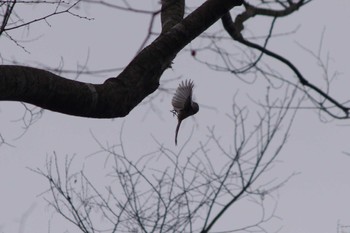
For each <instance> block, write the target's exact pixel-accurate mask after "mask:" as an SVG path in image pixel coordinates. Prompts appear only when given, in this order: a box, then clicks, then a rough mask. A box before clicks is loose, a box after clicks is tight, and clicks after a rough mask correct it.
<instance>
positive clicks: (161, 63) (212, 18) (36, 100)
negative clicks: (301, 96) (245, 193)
mask: <svg viewBox="0 0 350 233" xmlns="http://www.w3.org/2000/svg"><path fill="white" fill-rule="evenodd" d="M81 2H82V3H83V2H86V3H91V4H93V1H81ZM310 2H311V1H310V0H299V1H296V2H295V1H261V2H260V1H259V3H260V4H254V5H252V4H251V3H248V1H243V0H235V1H232V0H221V1H216V0H209V1H206V2H205V3H203V5H202V6H200V7H198V8H197V9H195V10H194V11H193V12H192V13H191V14H189V15H188V16H186V17H185V18H183V15H184V8H185V2H184V1H172V0H168V1H166V0H163V1H162V7H161V9H160V10H159V11H156V12H153V14H157V13H159V12H160V14H161V20H162V33H161V34H160V35H159V36H158V37H157V38H156V39H155V40H154V41H153V42H152V43H151V44H150V45H149V46H147V47H145V48H144V49H142V51H140V53H138V54H137V56H136V57H135V58H134V59H133V60H132V61H131V62H130V63H129V65H127V66H126V68H125V69H124V70H123V72H121V73H120V74H119V75H118V76H117V77H113V78H109V79H107V80H106V81H105V82H104V83H103V84H92V83H83V82H79V81H73V80H68V79H66V78H64V77H61V76H58V75H56V74H53V73H51V72H49V71H45V70H42V69H38V68H31V67H25V66H18V65H15V66H13V65H1V66H0V100H12V101H21V102H26V103H31V104H34V105H36V106H39V107H42V108H44V109H49V110H52V111H57V112H61V113H65V114H69V115H75V116H82V117H93V118H114V117H124V116H126V115H127V114H128V113H129V112H130V111H131V110H132V109H133V108H134V107H135V106H137V105H138V104H139V103H140V102H141V101H142V100H143V99H144V98H145V97H147V96H148V95H150V94H151V93H153V92H155V91H156V90H157V88H158V86H159V80H160V78H161V75H162V74H163V72H164V70H166V69H167V68H169V67H170V66H171V62H172V61H173V59H174V58H175V56H176V54H177V53H178V52H179V51H181V50H182V49H183V48H184V47H185V46H186V45H187V44H188V43H190V42H191V41H192V40H193V39H195V38H196V37H198V36H199V35H200V34H201V33H203V32H204V31H205V30H206V29H208V28H209V27H210V26H211V25H212V24H214V23H215V22H217V21H218V20H219V19H220V18H221V19H222V24H223V28H224V30H226V32H227V33H228V34H229V35H230V36H231V37H232V43H237V42H238V43H241V44H243V45H245V46H247V47H250V48H253V49H256V50H258V51H260V52H261V55H260V56H259V58H258V59H257V60H256V61H254V62H252V63H250V64H249V66H248V67H245V68H244V69H235V68H230V67H228V71H230V72H233V73H237V74H238V73H244V72H245V71H248V70H249V69H250V68H253V67H255V66H256V65H257V63H258V62H259V60H260V58H261V56H262V55H267V56H271V57H273V58H274V59H277V60H278V61H280V62H282V63H284V64H285V65H287V66H288V67H289V68H290V69H291V70H292V71H293V72H294V74H295V75H296V77H297V78H298V82H299V84H300V88H301V90H302V91H304V92H306V93H307V95H309V98H310V100H311V101H312V102H313V103H314V104H315V105H316V107H317V108H320V109H322V110H324V111H326V112H327V113H328V114H330V115H331V116H332V117H335V118H348V117H349V107H348V106H347V105H346V104H344V103H342V102H339V101H338V100H336V99H335V98H334V97H333V96H331V95H329V93H327V91H326V90H322V89H321V88H319V87H318V86H317V85H315V84H313V83H311V82H309V81H308V79H307V78H306V77H304V76H303V74H302V73H301V72H300V71H299V69H298V68H297V67H296V66H295V65H293V64H292V63H291V62H290V61H289V60H288V58H285V57H283V56H281V55H279V54H277V53H275V52H273V51H271V50H269V49H268V48H267V42H268V40H269V38H270V36H271V34H270V35H268V36H267V37H266V40H265V43H264V45H259V44H256V43H253V42H251V41H249V40H247V39H245V38H244V36H243V34H242V31H243V30H244V25H243V24H244V23H245V22H247V21H248V20H250V19H251V18H253V17H256V16H265V17H270V18H272V19H273V20H272V23H271V29H270V32H271V31H272V29H273V27H274V23H275V21H276V20H277V19H278V18H281V17H286V16H288V15H291V14H293V13H294V12H296V11H297V10H299V9H300V8H301V7H303V6H304V5H306V4H308V3H310ZM77 3H80V1H77V2H76V3H74V4H72V6H70V7H69V8H68V9H66V10H63V11H59V12H55V14H58V13H67V12H70V9H71V8H72V7H73V6H75V4H77ZM96 3H99V4H106V5H108V4H110V3H107V2H104V1H97V2H95V4H96ZM16 4H23V3H22V2H17V1H7V2H6V3H3V4H2V7H3V8H4V9H5V11H4V12H5V13H4V14H3V21H2V25H1V31H0V33H2V34H4V33H7V32H9V31H11V30H13V29H16V28H18V27H20V26H23V25H12V24H9V19H11V16H12V13H13V9H14V8H15V5H16ZM57 4H60V3H57ZM240 5H243V7H244V9H243V11H242V13H240V14H238V15H236V16H235V18H234V19H232V16H231V14H230V13H229V12H230V10H231V9H232V8H234V7H236V6H240ZM109 6H110V7H118V5H117V4H116V5H113V4H110V5H109ZM119 8H122V7H119ZM122 9H124V10H130V11H132V10H133V9H131V8H122ZM135 11H136V10H135ZM140 12H142V11H140ZM47 17H48V16H47ZM30 23H33V22H28V23H24V25H27V24H30ZM299 84H298V83H297V84H295V85H299ZM319 99H321V100H319Z"/></svg>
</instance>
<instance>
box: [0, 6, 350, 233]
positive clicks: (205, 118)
mask: <svg viewBox="0 0 350 233" xmlns="http://www.w3.org/2000/svg"><path fill="white" fill-rule="evenodd" d="M155 2H156V1H154V5H155ZM197 2H200V1H196V2H193V3H191V4H192V5H193V6H196V3H197ZM151 9H152V7H151ZM33 12H35V13H33ZM43 12H44V10H43V9H36V8H34V9H30V10H29V9H28V8H27V9H26V8H23V9H19V10H18V13H19V14H20V15H23V17H27V18H30V17H35V16H33V15H35V14H38V16H39V15H41V14H42V13H43ZM116 12H117V13H116ZM83 13H84V14H86V15H87V16H88V17H91V18H94V20H91V21H88V20H82V19H78V18H75V17H72V16H68V15H61V16H56V17H54V18H50V19H49V20H48V23H49V24H50V26H49V25H48V24H46V23H44V22H39V23H36V24H33V25H32V26H31V27H30V31H29V32H23V31H21V30H19V31H17V32H15V33H14V36H16V38H18V39H20V40H23V43H22V44H23V45H24V46H25V47H26V49H27V51H28V52H25V51H23V50H22V49H21V48H19V47H18V46H16V45H15V44H14V43H13V42H11V41H9V40H8V39H4V38H0V51H1V57H2V58H6V59H9V60H11V61H17V62H19V63H22V64H27V65H32V66H36V65H37V64H38V63H39V64H41V65H47V66H50V67H57V66H58V65H59V64H60V62H61V60H62V61H63V62H64V68H66V69H75V68H76V66H77V64H84V62H85V60H86V59H87V56H88V66H89V67H90V68H91V69H103V68H110V67H115V66H124V65H126V64H127V63H128V62H129V61H130V59H131V58H132V57H133V56H134V55H135V53H136V52H137V50H138V49H139V46H140V44H141V43H142V41H143V39H144V36H145V35H146V33H147V27H148V23H149V17H148V16H147V17H146V18H145V17H144V16H140V15H136V14H129V13H127V12H121V11H113V10H110V9H108V8H105V7H97V6H90V7H88V8H86V9H84V11H83ZM349 20H350V1H348V0H334V1H328V0H315V1H313V2H312V3H311V4H309V5H307V6H306V7H304V8H303V9H302V10H300V11H299V12H298V13H296V14H294V15H293V16H291V17H287V18H285V19H281V20H279V21H278V22H277V25H276V28H275V33H278V32H287V31H291V30H293V29H295V28H296V27H297V26H300V28H299V30H298V31H297V32H296V33H295V34H293V35H291V36H286V37H277V38H274V39H272V41H271V42H270V44H269V46H271V47H270V48H272V49H274V50H275V51H278V52H280V53H281V54H283V55H285V56H287V57H288V58H289V59H290V60H291V61H292V62H294V63H295V64H296V65H297V67H299V68H300V70H301V71H302V72H303V73H304V74H305V76H306V77H307V78H308V79H309V80H312V81H315V82H316V83H317V82H318V80H320V79H321V75H322V74H321V72H320V68H319V67H318V66H317V63H316V61H315V60H314V59H313V58H312V57H311V56H310V55H309V54H308V53H307V52H305V50H303V49H302V48H301V47H300V46H299V45H298V44H297V43H296V42H298V43H300V44H302V45H303V46H305V47H307V48H309V49H311V50H313V51H317V49H318V47H319V43H320V37H321V35H322V32H323V30H324V29H325V34H324V41H323V57H326V55H327V53H329V55H330V57H331V60H330V71H337V72H339V73H340V74H339V76H337V78H336V79H335V80H334V81H333V83H332V85H333V86H332V88H333V89H332V91H333V92H335V96H336V97H338V98H340V99H350V93H349V92H348V88H347V87H348V86H349V85H350V82H349V78H348V76H349V74H350V69H349V67H350V66H349V64H348V60H349V59H348V53H349V44H348V43H349V41H350V32H349V29H348V27H347V23H348V22H349ZM125 22H128V24H127V27H126V26H125V25H124V23H125ZM263 23H264V22H259V19H254V21H253V22H252V23H251V24H250V25H249V30H250V31H252V32H254V34H256V35H261V34H264V33H266V31H265V30H266V27H262V24H263ZM156 24H159V21H158V18H157V21H156ZM264 26H265V24H264ZM157 27H158V26H157ZM262 29H264V30H262ZM32 39H34V40H32ZM198 44H200V41H199V40H196V41H194V42H193V46H194V47H195V46H197V45H198ZM198 56H200V54H199V55H198ZM4 63H7V62H6V61H5V62H4ZM276 69H280V70H281V72H285V71H286V69H285V68H284V67H283V66H279V67H278V68H276ZM112 75H115V74H110V76H112ZM286 75H290V76H291V74H290V73H288V72H286ZM110 76H107V77H110ZM179 76H181V77H185V78H191V79H193V80H194V82H195V84H196V89H195V98H196V100H197V101H198V102H199V103H200V104H202V105H205V106H209V107H210V108H205V107H203V108H201V110H200V112H199V113H198V114H197V115H196V116H195V117H194V118H193V119H191V120H187V121H186V122H184V124H183V125H182V128H181V132H180V135H179V141H182V142H183V141H184V140H185V139H186V136H187V135H188V134H189V133H190V132H191V130H192V127H193V125H194V134H193V138H192V139H191V143H192V144H193V148H195V147H196V146H198V142H199V141H201V140H202V141H203V140H205V138H206V136H207V126H212V125H215V126H216V129H217V131H218V132H220V133H221V132H222V135H223V136H224V139H223V140H224V141H225V140H227V141H229V140H230V139H231V137H232V135H230V132H228V131H227V124H228V122H229V121H228V119H227V117H226V116H225V114H226V113H230V112H231V105H232V99H233V95H234V93H236V91H237V90H239V103H240V104H242V105H245V104H247V105H249V104H251V103H248V102H249V98H248V97H247V94H249V95H252V96H255V94H254V93H253V91H252V90H257V89H259V88H260V87H259V86H257V85H255V84H254V85H255V86H252V85H246V84H243V83H242V82H240V81H239V80H237V79H236V78H235V77H234V76H232V75H230V74H228V73H223V72H222V73H220V72H213V71H210V70H208V69H207V68H206V67H204V66H203V65H200V64H198V63H196V62H195V61H194V60H193V59H192V58H191V56H190V54H189V53H188V52H187V53H186V52H182V53H181V54H179V56H178V57H177V58H176V59H175V61H174V66H173V69H172V70H168V71H166V72H165V74H164V76H163V78H162V80H161V81H162V82H165V81H167V80H170V79H173V78H175V77H179ZM67 77H69V78H75V76H74V75H70V76H69V75H67ZM107 77H106V76H101V77H85V76H81V77H79V80H81V81H86V82H94V83H101V82H103V81H104V79H105V78H107ZM177 82H178V81H175V82H168V83H165V87H167V88H175V87H176V86H177ZM265 88H266V87H265V86H261V93H260V90H259V91H255V92H258V93H257V96H258V95H259V94H263V93H264V91H265V90H266V89H265ZM208 93H211V95H208ZM170 100H171V94H167V93H162V94H161V95H159V96H157V97H156V99H155V100H154V102H153V105H154V106H153V107H155V111H150V106H149V104H145V105H141V106H139V107H137V108H135V109H134V110H133V111H132V112H131V113H130V115H129V116H127V117H126V118H125V119H116V120H96V119H86V118H77V117H72V116H67V115H63V114H59V113H53V112H49V111H45V113H44V115H43V117H42V118H41V119H40V120H39V121H38V122H37V123H35V124H34V125H32V126H31V127H30V128H29V130H28V131H27V132H26V133H25V134H24V135H23V136H22V137H20V138H18V139H16V138H17V137H18V136H20V134H21V133H22V132H23V129H22V126H23V125H22V123H21V121H16V120H17V119H20V118H21V117H22V115H23V112H24V108H23V106H22V105H21V104H19V103H9V102H1V103H0V133H1V135H2V136H3V137H4V138H5V139H6V140H7V142H9V143H10V144H12V145H13V146H14V147H10V146H6V145H2V146H1V147H0V185H1V192H0V232H6V233H8V232H37V233H40V232H48V228H49V225H51V232H65V230H66V229H68V230H69V229H71V230H72V229H73V230H72V231H71V232H74V230H75V228H74V227H70V226H69V225H68V224H67V223H66V222H65V221H63V220H62V218H61V217H60V216H58V215H54V214H53V213H54V211H53V210H52V209H51V208H49V207H48V206H47V203H46V202H45V201H44V200H43V198H42V196H40V194H41V193H42V192H44V191H46V190H47V188H48V185H47V183H46V182H45V180H44V179H43V178H42V177H40V176H38V175H37V174H35V173H33V172H31V171H30V170H29V169H27V168H37V167H39V168H44V167H45V162H46V159H47V157H48V156H51V155H52V154H53V153H54V152H55V153H56V154H57V155H59V157H60V158H61V159H62V162H64V161H63V160H64V157H65V156H66V155H74V154H75V155H76V156H77V157H76V159H75V163H74V164H75V166H76V169H77V170H79V169H81V168H82V166H83V165H84V166H85V169H86V173H87V174H88V175H89V177H91V179H93V180H94V181H98V182H103V181H102V179H103V178H104V175H105V174H106V172H105V170H104V168H103V167H104V162H105V157H100V155H99V156H88V155H90V154H91V153H92V152H95V151H97V150H98V149H99V147H98V145H97V144H96V142H95V141H94V139H93V137H92V135H91V132H93V133H94V135H95V136H96V137H97V138H98V139H99V140H100V141H101V142H104V143H107V142H108V143H110V144H112V143H118V141H119V136H120V129H121V125H122V124H124V130H123V139H124V143H125V148H126V151H127V153H128V154H129V155H130V156H131V157H132V158H137V157H138V156H140V155H142V154H145V153H147V152H149V151H152V150H154V149H155V148H156V143H155V142H154V140H153V139H152V137H151V136H154V137H155V138H157V139H158V140H160V141H162V142H163V143H164V144H165V145H166V146H168V147H170V148H172V149H173V150H178V148H176V147H174V145H173V136H174V130H175V125H176V120H175V118H173V117H172V115H171V114H170V113H169V110H170V109H171V106H170ZM218 103H220V104H218ZM214 107H215V108H216V109H215V110H213V108H214ZM251 112H254V110H251ZM349 134H350V123H348V121H341V122H340V121H332V122H329V123H321V122H320V120H319V116H318V115H317V113H315V112H314V111H311V110H301V111H300V112H299V114H298V115H297V118H296V120H295V124H294V126H293V128H292V131H291V135H290V137H289V139H288V143H287V145H286V146H285V148H284V149H283V151H282V153H281V154H280V157H279V158H278V160H279V161H281V163H278V164H277V165H275V166H274V168H273V169H272V170H271V172H270V173H269V176H271V177H282V178H283V177H287V176H288V175H289V174H291V173H293V172H296V173H298V175H297V176H295V177H294V178H293V179H291V180H290V181H289V182H288V183H287V184H286V185H285V186H283V187H282V188H281V189H280V190H279V191H278V192H276V193H275V196H274V198H276V199H278V207H277V210H276V215H278V216H279V217H281V220H280V222H278V223H276V225H280V226H282V229H281V231H280V232H283V233H292V232H293V233H294V232H298V233H308V232H336V231H337V222H338V221H339V222H340V223H341V224H345V225H346V224H349V225H350V217H349V216H350V215H349V210H350V201H349V196H350V183H349V177H350V169H349V164H350V157H349V156H347V155H345V154H344V153H343V151H348V152H350V145H349ZM225 137H226V138H225ZM135 145H136V146H135ZM188 150H189V151H190V150H191V148H189V149H188ZM238 211H239V212H241V211H242V212H243V215H244V214H247V215H249V213H250V212H249V211H248V210H247V212H245V210H238ZM27 212H28V213H29V214H28V215H26V213H27ZM24 216H26V217H25V218H23V217H24ZM53 216H54V217H53ZM246 218H248V219H249V216H246ZM22 220H25V222H21V221H22Z"/></svg>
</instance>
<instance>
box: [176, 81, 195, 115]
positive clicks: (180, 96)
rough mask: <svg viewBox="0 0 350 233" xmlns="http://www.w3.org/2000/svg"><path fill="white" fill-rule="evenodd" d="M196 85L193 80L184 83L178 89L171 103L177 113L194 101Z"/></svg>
mask: <svg viewBox="0 0 350 233" xmlns="http://www.w3.org/2000/svg"><path fill="white" fill-rule="evenodd" d="M193 87H194V85H193V82H192V81H191V80H186V81H185V82H184V81H182V82H181V83H180V85H179V87H178V88H177V89H176V92H175V95H174V97H173V99H172V101H171V104H172V105H173V107H174V110H175V111H177V112H178V111H180V110H183V109H184V108H185V107H186V105H190V103H191V101H192V89H193Z"/></svg>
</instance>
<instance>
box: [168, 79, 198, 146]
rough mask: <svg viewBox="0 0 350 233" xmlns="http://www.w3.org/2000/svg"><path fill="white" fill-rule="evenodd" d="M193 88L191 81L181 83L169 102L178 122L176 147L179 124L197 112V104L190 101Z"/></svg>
mask: <svg viewBox="0 0 350 233" xmlns="http://www.w3.org/2000/svg"><path fill="white" fill-rule="evenodd" d="M193 87H194V84H193V81H192V80H185V81H182V82H181V83H180V84H179V86H178V88H177V89H176V92H175V94H174V96H173V99H172V101H171V104H172V105H173V108H174V110H172V111H171V112H172V113H173V114H174V115H176V116H177V120H178V123H177V126H176V131H175V145H177V134H178V133H179V128H180V125H181V122H182V121H183V120H184V119H186V118H187V117H189V116H192V115H194V114H196V113H197V112H198V110H199V106H198V104H197V103H196V102H194V101H193V100H192V92H193Z"/></svg>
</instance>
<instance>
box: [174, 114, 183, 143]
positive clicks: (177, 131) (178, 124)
mask: <svg viewBox="0 0 350 233" xmlns="http://www.w3.org/2000/svg"><path fill="white" fill-rule="evenodd" d="M181 121H182V120H179V121H178V123H177V126H176V131H175V145H176V146H177V134H178V133H179V129H180V125H181Z"/></svg>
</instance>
